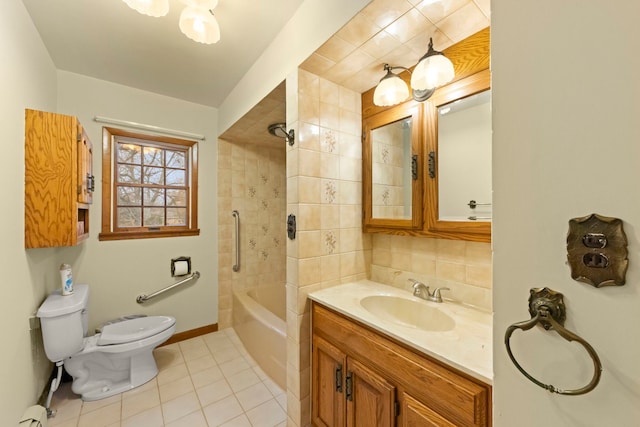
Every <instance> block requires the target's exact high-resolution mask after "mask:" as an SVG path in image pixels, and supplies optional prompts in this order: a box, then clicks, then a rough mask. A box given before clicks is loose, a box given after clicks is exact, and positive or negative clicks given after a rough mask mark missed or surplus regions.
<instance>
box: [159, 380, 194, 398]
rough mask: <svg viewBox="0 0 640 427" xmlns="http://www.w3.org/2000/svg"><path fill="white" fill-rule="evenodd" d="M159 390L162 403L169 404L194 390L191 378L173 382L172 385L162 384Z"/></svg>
mask: <svg viewBox="0 0 640 427" xmlns="http://www.w3.org/2000/svg"><path fill="white" fill-rule="evenodd" d="M158 388H159V391H160V401H161V402H168V401H169V400H173V399H175V398H176V397H178V396H182V395H183V394H187V393H189V392H191V391H193V390H194V387H193V383H192V382H191V377H184V378H180V379H179V380H176V381H172V382H170V383H166V384H162V385H161V386H160V387H158Z"/></svg>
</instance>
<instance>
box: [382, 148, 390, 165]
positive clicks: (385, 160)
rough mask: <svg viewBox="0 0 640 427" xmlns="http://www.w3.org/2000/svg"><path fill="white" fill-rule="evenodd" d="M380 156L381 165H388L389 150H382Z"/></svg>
mask: <svg viewBox="0 0 640 427" xmlns="http://www.w3.org/2000/svg"><path fill="white" fill-rule="evenodd" d="M381 155H382V162H383V163H389V161H390V159H389V148H387V147H384V148H383V149H382V153H381Z"/></svg>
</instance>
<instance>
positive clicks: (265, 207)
mask: <svg viewBox="0 0 640 427" xmlns="http://www.w3.org/2000/svg"><path fill="white" fill-rule="evenodd" d="M260 205H261V206H262V210H263V211H266V210H267V209H269V202H267V201H266V200H261V201H260Z"/></svg>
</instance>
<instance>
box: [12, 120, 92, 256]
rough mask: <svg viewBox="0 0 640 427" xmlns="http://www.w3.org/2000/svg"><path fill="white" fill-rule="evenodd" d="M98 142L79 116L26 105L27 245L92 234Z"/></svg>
mask: <svg viewBox="0 0 640 427" xmlns="http://www.w3.org/2000/svg"><path fill="white" fill-rule="evenodd" d="M92 157H93V147H92V145H91V141H90V140H89V138H88V137H87V134H86V133H85V131H84V129H83V127H82V125H81V124H80V122H79V121H78V119H77V118H76V117H72V116H66V115H62V114H56V113H48V112H44V111H36V110H25V154H24V159H25V230H24V246H25V248H47V247H56V246H74V245H77V244H78V243H80V242H82V241H83V240H85V239H86V238H87V237H89V206H90V204H91V203H92V201H93V200H92V199H93V190H94V187H95V180H94V177H93V169H92Z"/></svg>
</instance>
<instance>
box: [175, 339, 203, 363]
mask: <svg viewBox="0 0 640 427" xmlns="http://www.w3.org/2000/svg"><path fill="white" fill-rule="evenodd" d="M178 344H179V345H180V351H182V357H184V360H190V359H197V358H199V357H203V356H207V355H209V354H211V353H210V352H209V348H208V347H207V345H206V344H205V343H204V340H203V338H202V337H196V338H191V339H189V340H185V341H180V342H179V343H178Z"/></svg>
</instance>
